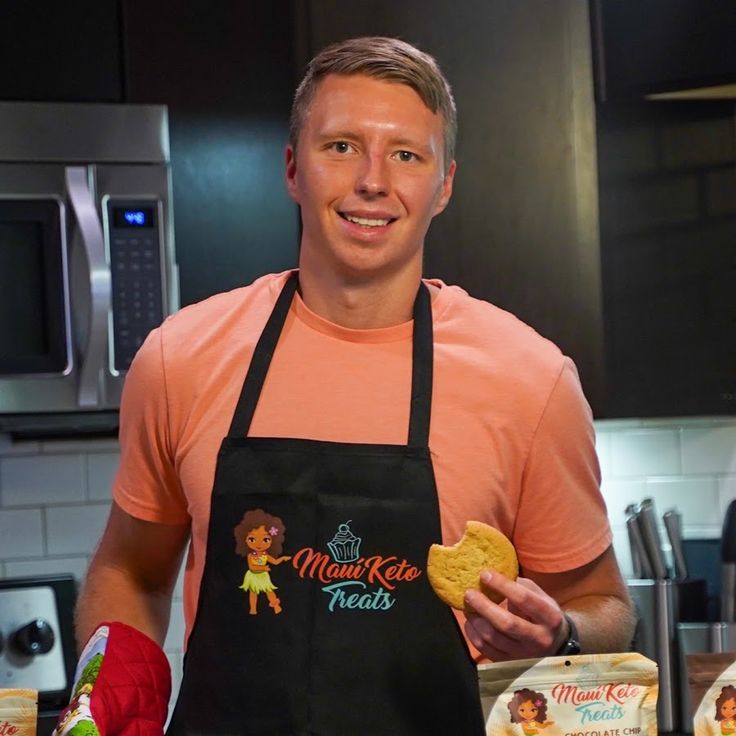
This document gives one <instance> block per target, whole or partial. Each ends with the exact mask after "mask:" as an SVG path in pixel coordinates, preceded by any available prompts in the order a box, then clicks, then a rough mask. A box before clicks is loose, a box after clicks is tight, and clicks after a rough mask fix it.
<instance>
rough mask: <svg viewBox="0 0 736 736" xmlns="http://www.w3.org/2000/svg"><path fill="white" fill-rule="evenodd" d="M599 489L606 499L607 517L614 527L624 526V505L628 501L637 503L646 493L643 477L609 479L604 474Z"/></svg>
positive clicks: (627, 503)
mask: <svg viewBox="0 0 736 736" xmlns="http://www.w3.org/2000/svg"><path fill="white" fill-rule="evenodd" d="M601 490H602V493H603V497H604V498H605V500H606V507H607V509H608V518H609V520H610V522H611V525H612V526H614V527H623V526H625V524H626V516H625V514H624V510H625V509H626V507H627V506H628V505H629V504H630V503H639V502H640V501H641V500H642V499H643V498H645V497H646V495H647V491H646V481H645V480H644V479H643V478H636V479H632V480H609V479H608V477H606V476H605V475H604V476H603V484H602V486H601Z"/></svg>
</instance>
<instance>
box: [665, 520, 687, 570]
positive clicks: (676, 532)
mask: <svg viewBox="0 0 736 736" xmlns="http://www.w3.org/2000/svg"><path fill="white" fill-rule="evenodd" d="M662 519H663V521H664V528H665V529H666V530H667V537H668V539H669V540H670V547H671V548H672V561H673V562H674V563H675V574H676V577H677V579H678V580H685V579H686V578H687V562H686V561H685V553H684V552H683V549H682V517H681V516H680V514H678V513H677V511H674V510H670V511H665V512H664V514H663V515H662Z"/></svg>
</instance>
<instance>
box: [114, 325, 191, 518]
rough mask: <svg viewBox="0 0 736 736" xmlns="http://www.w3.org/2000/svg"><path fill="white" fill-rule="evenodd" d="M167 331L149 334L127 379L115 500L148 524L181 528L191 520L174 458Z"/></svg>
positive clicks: (121, 413) (132, 514)
mask: <svg viewBox="0 0 736 736" xmlns="http://www.w3.org/2000/svg"><path fill="white" fill-rule="evenodd" d="M162 333H163V330H162V328H160V327H159V328H158V329H155V330H153V331H152V332H151V333H150V334H149V335H148V337H147V338H146V340H145V341H144V343H143V345H142V346H141V347H140V349H139V350H138V352H137V354H136V356H135V358H134V360H133V363H132V364H131V366H130V370H129V371H128V374H127V376H126V379H125V385H124V388H123V396H122V399H121V405H120V466H119V469H118V473H117V476H116V478H115V482H114V484H113V499H114V500H115V502H116V503H117V504H118V505H119V506H120V507H121V508H122V509H123V510H124V511H126V512H127V513H128V514H130V515H131V516H135V517H136V518H139V519H143V520H144V521H153V522H159V523H164V524H181V523H185V522H187V521H188V520H189V516H188V513H187V504H186V499H185V497H184V494H183V492H182V488H181V484H180V482H179V479H178V477H177V474H176V472H175V466H174V460H173V450H172V441H171V436H170V432H169V413H168V405H167V402H168V398H167V386H166V372H165V368H164V359H163V349H162Z"/></svg>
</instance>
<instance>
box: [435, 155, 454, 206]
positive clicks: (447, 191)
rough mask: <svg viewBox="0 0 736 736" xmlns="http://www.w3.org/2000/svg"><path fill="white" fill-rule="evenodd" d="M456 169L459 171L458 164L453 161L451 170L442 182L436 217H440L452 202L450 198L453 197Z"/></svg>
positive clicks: (448, 170)
mask: <svg viewBox="0 0 736 736" xmlns="http://www.w3.org/2000/svg"><path fill="white" fill-rule="evenodd" d="M455 169H457V164H456V163H455V161H452V162H451V163H450V168H449V169H447V173H446V174H445V178H444V179H443V180H442V191H441V192H440V197H439V199H438V200H437V206H436V207H435V208H434V215H439V214H440V212H442V211H443V210H444V209H445V207H447V204H448V202H449V201H450V197H451V196H452V182H453V181H454V180H455Z"/></svg>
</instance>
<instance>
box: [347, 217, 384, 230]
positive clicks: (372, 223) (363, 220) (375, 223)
mask: <svg viewBox="0 0 736 736" xmlns="http://www.w3.org/2000/svg"><path fill="white" fill-rule="evenodd" d="M345 219H346V220H350V222H354V223H356V225H366V226H367V227H379V226H381V225H388V223H389V221H388V220H370V219H368V218H367V217H355V216H353V215H345Z"/></svg>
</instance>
